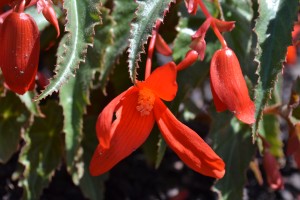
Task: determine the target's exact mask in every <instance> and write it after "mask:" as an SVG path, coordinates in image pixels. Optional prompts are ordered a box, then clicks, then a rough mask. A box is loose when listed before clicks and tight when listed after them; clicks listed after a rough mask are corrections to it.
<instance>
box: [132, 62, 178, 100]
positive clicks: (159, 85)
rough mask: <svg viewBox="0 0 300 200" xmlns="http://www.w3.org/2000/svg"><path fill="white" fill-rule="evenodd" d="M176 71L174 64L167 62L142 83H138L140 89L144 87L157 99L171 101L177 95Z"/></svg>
mask: <svg viewBox="0 0 300 200" xmlns="http://www.w3.org/2000/svg"><path fill="white" fill-rule="evenodd" d="M176 76H177V70H176V65H175V63H174V62H169V63H167V64H165V65H163V66H161V67H158V68H157V69H155V70H154V71H153V72H152V73H151V75H150V76H149V77H148V78H147V79H146V81H144V82H140V83H139V84H138V86H139V87H140V88H142V87H146V88H148V89H150V90H152V91H153V92H154V93H155V94H156V95H157V96H158V97H160V98H162V99H163V100H166V101H171V100H173V99H174V98H175V96H176V93H177V89H178V86H177V83H176Z"/></svg>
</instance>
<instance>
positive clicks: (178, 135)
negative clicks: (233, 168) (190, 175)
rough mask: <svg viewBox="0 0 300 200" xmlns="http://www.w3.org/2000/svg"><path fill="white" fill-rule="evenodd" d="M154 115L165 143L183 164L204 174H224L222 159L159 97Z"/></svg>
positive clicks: (215, 175) (219, 175) (220, 176)
mask: <svg viewBox="0 0 300 200" xmlns="http://www.w3.org/2000/svg"><path fill="white" fill-rule="evenodd" d="M154 116H155V119H156V121H157V124H158V127H159V129H160V131H161V133H162V135H163V137H164V139H165V140H166V143H167V144H168V145H169V146H170V147H171V149H173V151H175V152H176V154H177V155H178V156H179V157H180V159H181V160H182V161H183V162H184V163H185V164H187V165H188V166H189V167H190V168H192V169H193V170H195V171H196V172H199V173H201V174H204V175H206V176H211V177H215V178H222V177H223V176H224V174H225V164H224V162H223V160H222V159H221V158H220V157H219V156H218V155H217V154H216V153H215V152H214V151H213V150H212V149H211V148H210V146H208V144H206V143H205V142H204V141H203V139H202V138H201V137H200V136H199V135H198V134H197V133H196V132H194V131H193V130H191V129H190V128H188V127H187V126H185V125H184V124H182V123H181V122H180V121H178V120H177V119H176V118H175V116H174V115H173V114H172V113H171V111H170V110H169V109H168V108H167V107H166V106H165V105H164V103H163V102H162V101H161V100H160V99H157V100H156V102H155V105H154Z"/></svg>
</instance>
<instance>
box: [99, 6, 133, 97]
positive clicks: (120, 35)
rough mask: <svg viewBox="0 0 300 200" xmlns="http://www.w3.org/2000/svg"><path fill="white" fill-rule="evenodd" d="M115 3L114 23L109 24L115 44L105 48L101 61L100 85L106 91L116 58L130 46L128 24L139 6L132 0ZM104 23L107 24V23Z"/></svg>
mask: <svg viewBox="0 0 300 200" xmlns="http://www.w3.org/2000/svg"><path fill="white" fill-rule="evenodd" d="M114 4H115V5H114V10H113V12H112V18H113V20H114V24H113V25H112V26H109V29H110V32H111V34H112V35H113V44H112V45H109V46H108V47H107V48H105V53H104V54H103V61H102V62H101V63H100V67H101V71H100V72H101V75H100V80H101V82H100V85H101V88H102V90H103V92H104V93H106V91H105V87H106V84H107V81H108V78H109V75H110V74H111V73H112V71H113V68H114V64H115V62H116V60H117V59H118V57H119V56H120V55H121V54H122V53H123V52H124V50H125V49H126V48H127V46H128V39H129V33H130V29H129V27H128V24H130V22H131V21H132V19H133V17H134V11H135V10H136V8H137V4H136V3H135V2H134V1H132V0H115V1H114ZM103 24H104V25H105V23H103ZM96 39H98V37H96ZM99 39H100V38H99Z"/></svg>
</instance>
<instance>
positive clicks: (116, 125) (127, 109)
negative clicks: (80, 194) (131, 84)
mask: <svg viewBox="0 0 300 200" xmlns="http://www.w3.org/2000/svg"><path fill="white" fill-rule="evenodd" d="M132 91H133V90H132ZM137 101H138V92H137V91H135V92H131V93H128V94H125V95H124V96H123V98H122V99H121V100H120V102H119V105H117V107H118V108H117V114H116V120H115V121H114V122H113V123H112V125H111V127H110V133H109V136H110V137H109V140H107V138H105V140H106V141H105V143H103V142H102V132H98V131H101V129H100V130H99V129H98V130H97V134H98V135H99V139H100V144H99V145H98V147H97V149H96V150H95V153H94V155H93V158H92V160H91V163H90V173H91V174H92V175H93V176H97V175H100V174H103V173H105V172H107V171H108V170H110V169H111V168H112V167H113V166H114V165H116V164H117V163H118V162H119V161H121V160H122V159H124V158H125V157H127V156H128V155H130V154H131V153H132V152H133V151H135V150H136V149H137V148H138V147H139V146H140V145H141V144H143V142H144V141H145V140H146V138H147V137H148V135H149V133H150V132H151V130H152V128H153V125H154V121H155V120H154V116H153V112H151V113H150V114H149V115H144V116H141V113H140V112H139V111H137V108H136V107H137ZM115 104H116V102H113V103H112V106H111V107H113V105H115ZM111 109H112V108H110V109H109V110H111ZM101 119H102V118H101ZM101 119H100V120H101ZM103 120H105V119H103ZM97 123H100V122H99V121H98V122H97ZM105 124H106V125H105V128H107V122H105ZM105 131H106V130H105ZM104 135H107V133H104ZM103 137H106V136H103ZM107 143H109V144H107Z"/></svg>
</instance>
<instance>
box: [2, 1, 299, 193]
mask: <svg viewBox="0 0 300 200" xmlns="http://www.w3.org/2000/svg"><path fill="white" fill-rule="evenodd" d="M299 16H300V15H299V2H298V1H297V0H290V1H285V0H276V1H268V0H259V1H251V0H244V1H239V0H222V1H219V0H213V1H209V0H184V1H182V0H177V1H175V0H163V1H162V0H136V1H133V0H64V1H63V0H56V1H55V0H53V2H52V1H51V0H3V1H1V2H0V44H1V47H0V68H1V72H0V162H1V163H7V162H8V161H9V160H10V159H11V157H12V156H13V155H17V156H18V166H17V167H16V169H15V170H14V174H13V175H12V177H13V179H14V181H16V182H18V185H19V186H20V187H22V188H23V190H24V192H23V197H24V198H26V199H38V198H39V197H40V196H41V194H42V192H43V189H44V188H46V187H47V186H48V185H49V183H50V182H51V179H52V177H53V176H54V175H55V172H56V170H57V169H59V168H61V167H66V169H67V171H68V173H69V174H70V175H71V176H72V180H73V182H74V183H75V184H76V185H78V186H80V188H81V190H82V192H83V194H84V195H85V196H86V197H87V198H90V199H101V198H103V193H104V186H103V185H104V183H105V181H106V180H107V179H108V178H109V170H111V169H112V168H113V167H114V166H115V165H117V164H118V163H119V162H120V161H121V160H123V159H125V158H126V157H128V156H129V155H130V154H132V153H133V152H134V151H136V150H137V149H138V148H139V147H142V149H143V150H144V155H145V159H146V160H147V161H148V162H149V164H150V165H153V167H154V166H155V167H159V165H160V164H161V160H162V159H163V156H164V154H165V151H166V149H167V147H170V149H172V150H173V151H174V152H175V153H176V154H177V155H178V157H179V158H180V159H181V161H182V162H183V163H185V164H186V166H188V167H189V168H190V169H192V170H194V171H195V172H197V173H200V174H203V175H205V176H210V177H213V178H216V179H217V180H216V183H215V185H214V187H215V188H216V190H218V191H219V192H220V195H221V196H222V198H223V199H242V194H243V188H244V185H245V184H246V179H245V173H246V170H248V169H251V170H252V172H253V173H254V175H255V176H256V179H257V183H258V184H263V179H265V180H266V182H267V183H268V185H269V187H270V188H271V189H273V190H280V189H283V188H284V179H283V177H282V175H281V172H280V169H281V168H283V167H284V162H283V161H287V160H292V162H293V163H294V164H293V166H295V167H298V168H299V169H300V79H299V74H298V75H297V74H296V72H297V69H298V68H299V62H298V57H297V53H298V50H299V45H300V42H299V38H300V19H298V20H297V17H298V18H299ZM63 28H64V31H61V30H62V29H63ZM291 71H292V73H291ZM128 72H129V77H128ZM286 74H293V75H294V76H291V77H288V78H286V76H287V75H286ZM286 85H288V86H286ZM207 88H210V89H209V90H207ZM283 91H285V92H283ZM286 91H287V92H286ZM164 101H166V104H165V103H164ZM99 113H100V114H99ZM188 121H192V122H193V123H194V124H199V123H200V124H201V123H202V124H204V126H206V127H209V131H207V130H205V129H203V132H204V134H203V133H200V132H202V129H201V130H200V132H198V131H195V130H193V129H192V128H191V127H189V126H187V125H185V124H184V122H185V123H186V122H188ZM155 124H157V126H158V129H159V131H158V130H156V128H155ZM280 127H286V129H280ZM159 132H160V133H161V134H159ZM150 134H151V135H153V136H154V137H153V136H152V137H150ZM206 135H208V138H209V139H208V138H204V137H205V136H206ZM147 138H148V139H147ZM153 144H154V145H153ZM284 149H286V150H284ZM260 165H261V166H263V169H259V166H260ZM261 172H263V175H262V173H261ZM99 188H100V189H99Z"/></svg>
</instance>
